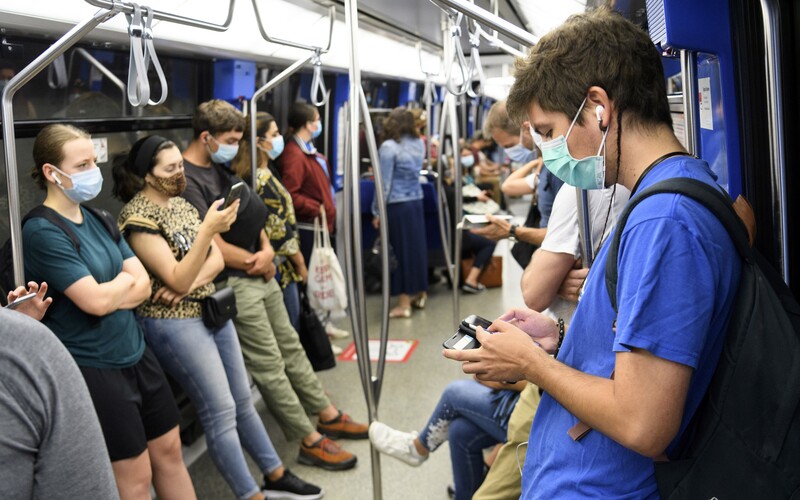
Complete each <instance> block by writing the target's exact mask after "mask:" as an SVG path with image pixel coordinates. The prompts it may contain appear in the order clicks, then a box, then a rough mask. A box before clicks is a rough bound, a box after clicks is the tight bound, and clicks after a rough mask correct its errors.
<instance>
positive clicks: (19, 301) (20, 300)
mask: <svg viewBox="0 0 800 500" xmlns="http://www.w3.org/2000/svg"><path fill="white" fill-rule="evenodd" d="M34 297H36V292H32V293H29V294H27V295H23V296H22V297H20V298H18V299H17V300H15V301H14V302H9V303H8V305H6V306H5V307H6V309H12V310H13V309H16V308H17V307H19V306H21V305H22V304H24V303H25V302H28V301H29V300H31V299H32V298H34Z"/></svg>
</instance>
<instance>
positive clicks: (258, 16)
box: [87, 0, 336, 54]
mask: <svg viewBox="0 0 800 500" xmlns="http://www.w3.org/2000/svg"><path fill="white" fill-rule="evenodd" d="M87 1H88V0H87ZM253 10H254V11H255V15H256V22H257V24H258V31H260V32H261V37H262V38H264V40H266V41H268V42H269V43H277V44H278V45H285V46H287V47H294V48H296V49H304V50H317V49H319V51H320V52H321V53H323V54H324V53H325V52H328V51H329V50H330V48H331V41H332V40H333V24H334V21H335V20H336V7H334V6H333V5H331V6H330V8H329V9H328V18H329V19H330V23H329V26H328V43H327V44H326V45H325V47H316V46H314V45H306V44H304V43H299V42H293V41H291V40H286V39H283V38H277V37H273V36H269V33H267V30H266V29H265V28H264V23H263V22H261V14H260V13H259V11H258V3H257V1H256V0H253Z"/></svg>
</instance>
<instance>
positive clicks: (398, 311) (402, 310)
mask: <svg viewBox="0 0 800 500" xmlns="http://www.w3.org/2000/svg"><path fill="white" fill-rule="evenodd" d="M389 317H390V318H392V319H394V318H410V317H411V308H410V307H395V308H394V309H392V310H391V311H389Z"/></svg>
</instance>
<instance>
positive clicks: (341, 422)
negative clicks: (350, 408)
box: [317, 410, 369, 439]
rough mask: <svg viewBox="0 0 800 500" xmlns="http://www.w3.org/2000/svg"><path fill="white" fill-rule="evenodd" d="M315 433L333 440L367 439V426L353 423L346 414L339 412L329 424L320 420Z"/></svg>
mask: <svg viewBox="0 0 800 500" xmlns="http://www.w3.org/2000/svg"><path fill="white" fill-rule="evenodd" d="M317 431H319V432H320V433H321V434H325V435H326V436H329V437H331V438H333V439H367V438H368V437H369V426H368V425H367V424H360V423H358V422H354V421H353V419H352V418H351V417H350V415H348V414H347V413H343V412H342V411H341V410H339V415H338V416H337V417H336V418H334V419H333V420H331V421H329V422H323V421H322V420H320V421H319V422H318V423H317Z"/></svg>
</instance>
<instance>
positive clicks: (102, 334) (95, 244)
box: [22, 208, 144, 368]
mask: <svg viewBox="0 0 800 500" xmlns="http://www.w3.org/2000/svg"><path fill="white" fill-rule="evenodd" d="M81 211H82V212H83V222H82V223H81V224H75V223H74V222H72V221H69V220H67V219H65V220H67V223H68V224H69V225H70V227H71V228H72V230H73V231H74V233H75V234H76V235H77V237H78V240H79V241H80V243H81V250H80V254H78V252H77V251H76V249H75V246H74V245H73V244H72V241H71V240H70V238H69V236H67V234H66V233H64V231H62V230H61V229H59V228H58V227H56V226H55V225H53V224H52V223H50V222H49V221H47V220H45V219H43V218H40V217H37V218H34V219H30V220H29V221H27V222H26V223H25V226H24V227H23V229H22V242H23V248H24V259H25V277H26V280H27V281H35V282H37V283H40V282H42V281H46V282H47V284H48V286H49V287H50V291H48V295H52V296H53V304H52V305H51V306H50V309H49V310H48V312H47V315H46V316H45V318H44V320H43V322H44V324H45V325H47V326H48V327H49V328H50V329H51V330H53V332H55V334H56V336H58V338H59V339H60V340H61V342H63V343H64V345H65V346H66V348H67V350H69V352H70V354H72V356H73V357H74V358H75V361H76V362H77V363H78V365H79V366H87V367H92V368H125V367H128V366H132V365H134V364H136V363H137V362H138V361H139V359H140V358H141V357H142V354H143V353H144V336H143V335H142V331H141V329H140V328H139V325H138V324H137V323H136V319H135V318H134V315H133V311H131V310H128V309H120V310H117V311H115V312H113V313H111V314H108V315H106V316H102V317H97V316H91V315H89V314H86V313H85V312H83V311H82V310H81V309H79V308H78V306H76V305H75V303H74V302H72V301H71V300H70V299H68V298H67V297H66V296H65V295H63V293H64V290H66V289H67V288H69V287H70V286H71V285H72V284H73V283H75V282H76V281H78V280H80V279H81V278H84V277H86V276H89V275H91V276H93V277H94V279H95V280H96V281H97V282H98V283H101V284H102V283H106V282H109V281H111V280H113V279H114V278H115V277H116V276H117V275H118V274H119V273H120V271H122V262H123V261H124V260H126V259H130V258H132V257H134V254H133V251H131V248H130V247H129V246H128V244H127V243H126V242H125V239H124V238H120V241H119V243H116V242H115V241H114V239H113V238H112V236H111V235H110V234H109V233H108V231H107V230H106V228H105V227H104V226H103V223H102V222H100V221H99V220H98V219H97V218H95V216H94V215H92V214H91V213H89V212H88V211H87V210H86V209H83V208H81Z"/></svg>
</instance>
